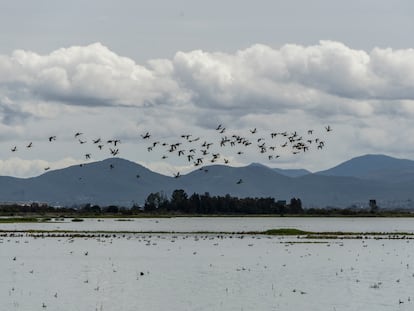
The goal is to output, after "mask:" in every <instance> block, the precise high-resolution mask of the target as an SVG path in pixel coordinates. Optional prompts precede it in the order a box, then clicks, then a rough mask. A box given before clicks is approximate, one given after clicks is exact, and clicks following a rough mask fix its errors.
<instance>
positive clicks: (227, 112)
mask: <svg viewBox="0 0 414 311" xmlns="http://www.w3.org/2000/svg"><path fill="white" fill-rule="evenodd" d="M0 7H1V10H0V29H1V31H0V42H1V43H2V44H1V45H0V175H9V176H17V177H30V176H36V175H39V174H41V173H43V172H44V170H45V169H47V168H50V169H58V168H63V167H66V166H68V165H73V164H79V163H84V162H90V161H97V160H102V159H105V158H107V157H110V156H111V153H110V150H109V148H112V150H115V149H118V150H119V154H117V156H119V157H122V158H125V159H129V160H131V161H134V162H137V163H140V164H143V165H145V166H147V167H149V168H151V169H153V170H155V171H157V172H160V173H163V174H167V175H169V174H173V173H176V172H178V171H180V172H183V173H185V172H188V171H191V170H193V169H194V166H193V165H192V164H191V163H190V162H188V161H186V160H185V158H184V157H183V158H179V157H178V156H172V154H169V153H168V151H167V149H166V148H164V149H162V148H161V143H162V142H168V143H169V144H174V143H177V142H181V143H182V145H181V146H180V148H183V150H184V149H185V152H186V155H188V152H189V151H188V150H189V149H190V148H191V146H193V147H194V146H197V148H198V150H199V149H201V146H200V144H201V143H202V142H203V141H208V142H214V145H213V147H211V149H210V150H209V151H210V153H211V154H212V153H214V152H216V153H219V152H220V153H221V155H220V157H221V158H220V161H218V162H217V163H219V164H221V163H222V160H223V159H224V158H226V159H227V160H229V165H235V166H240V165H247V164H249V163H252V162H259V163H262V164H264V165H267V166H270V167H279V168H305V169H308V170H311V171H318V170H323V169H327V168H330V167H332V166H334V165H337V164H339V163H341V162H343V161H346V160H348V159H350V158H352V157H355V156H360V155H363V154H368V153H369V154H387V155H390V156H394V157H398V158H407V159H414V135H413V134H414V133H413V130H412V120H413V117H414V49H413V48H414V42H413V41H414V37H413V36H412V33H413V30H414V19H413V18H412V14H410V12H413V11H414V3H413V2H412V1H409V0H407V1H398V0H396V1H392V2H391V1H381V0H376V1H373V0H372V1H371V0H358V1H356V0H351V1H346V2H345V1H332V0H331V1H328V0H314V1H298V0H294V1H275V0H273V1H264V0H262V1H254V2H253V1H240V0H239V1H234V0H229V1H226V2H225V3H223V1H216V0H213V1H209V2H201V1H194V0H193V1H187V0H178V1H168V2H167V1H159V0H155V1H151V2H149V1H136V0H134V1H113V0H99V1H97V0H91V1H83V0H82V1H80V0H75V1H70V2H68V3H66V2H61V1H52V0H39V1H30V2H28V1H20V0H15V1H3V0H0ZM219 124H221V125H222V127H223V128H225V129H226V130H225V133H223V134H220V133H218V131H217V130H216V128H217V126H218V125H219ZM328 125H329V126H330V127H331V128H332V131H330V132H327V131H326V129H325V128H326V127H327V126H328ZM254 128H256V129H257V132H256V133H255V134H252V133H251V130H253V129H254ZM308 130H313V132H312V134H308ZM285 131H286V132H288V133H289V134H291V133H294V132H296V133H297V135H298V137H299V136H302V137H303V138H304V140H307V139H310V140H314V139H315V138H318V139H320V140H322V141H324V143H325V145H324V148H322V150H319V149H317V148H316V145H315V143H313V144H314V145H312V146H311V147H312V148H310V150H308V151H309V152H301V153H299V154H293V153H292V152H290V151H286V150H284V149H281V145H282V144H283V138H282V137H281V136H280V135H279V138H278V139H280V140H277V139H275V140H272V139H271V137H270V133H272V132H277V133H282V132H285ZM77 132H79V133H82V134H81V135H79V136H77V137H75V134H76V133H77ZM147 132H149V133H150V135H151V137H150V139H143V138H142V136H145V133H147ZM141 135H142V136H141ZM181 135H192V136H191V138H192V139H195V138H197V137H200V140H199V141H197V142H193V143H189V142H188V140H185V139H184V138H182V137H181ZM223 135H227V136H228V137H231V136H232V135H239V136H243V137H245V138H246V139H249V141H251V142H253V144H252V145H253V146H254V145H256V144H259V142H257V140H259V139H262V142H263V141H265V142H266V144H267V145H266V146H268V147H270V146H274V147H276V150H275V152H274V153H272V155H273V156H274V158H272V159H269V157H268V155H270V153H266V154H261V153H260V152H258V150H257V148H253V147H249V148H247V149H243V154H237V152H238V151H239V149H236V148H230V147H226V148H219V141H220V139H221V137H222V136H223ZM51 136H56V140H52V141H51V142H49V137H51ZM98 138H101V141H102V142H104V147H103V150H99V149H98V148H97V145H98V144H94V143H93V140H97V139H98ZM115 139H118V140H120V143H118V145H117V146H114V145H108V144H107V143H106V141H107V140H115ZM156 141H159V142H160V144H159V145H157V146H156V147H154V148H153V149H154V150H152V151H148V147H150V146H151V145H152V144H153V143H154V142H156ZM81 142H85V143H81ZM30 143H32V145H31V147H30V148H28V147H27V146H28V145H29V144H30ZM197 144H199V145H197ZM15 147H16V149H15V151H12V149H14V148H15ZM214 148H215V149H214ZM279 149H280V150H279ZM268 151H269V150H268ZM86 154H88V155H90V158H89V159H86ZM164 155H166V156H168V157H167V158H164V159H163V158H162V156H164ZM276 155H278V156H280V157H278V158H276ZM204 164H208V163H204Z"/></svg>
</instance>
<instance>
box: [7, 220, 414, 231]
mask: <svg viewBox="0 0 414 311" xmlns="http://www.w3.org/2000/svg"><path fill="white" fill-rule="evenodd" d="M277 228H297V229H301V230H307V231H344V232H396V231H399V232H414V217H413V218H379V217H372V218H353V217H349V218H348V217H347V218H345V217H177V218H133V219H130V221H118V220H117V219H107V218H106V219H93V218H92V219H87V218H86V219H84V221H83V222H72V221H70V219H67V220H65V222H48V223H8V224H5V223H0V230H80V231H84V230H85V231H106V230H107V231H134V232H136V231H138V232H157V231H158V232H160V231H165V232H200V231H208V232H242V231H264V230H268V229H277Z"/></svg>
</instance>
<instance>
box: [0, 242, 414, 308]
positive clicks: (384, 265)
mask: <svg viewBox="0 0 414 311" xmlns="http://www.w3.org/2000/svg"><path fill="white" fill-rule="evenodd" d="M289 242H301V243H294V244H292V243H289ZM303 242H305V243H303ZM309 242H314V243H309ZM413 243H414V242H413V241H412V240H374V239H365V240H357V239H355V240H314V241H312V240H298V239H296V238H290V237H265V236H242V235H225V236H218V235H211V234H210V235H200V234H198V235H197V234H189V235H184V234H177V235H173V234H163V235H154V234H137V235H127V236H125V237H122V236H121V235H118V236H116V237H115V238H100V239H98V238H74V239H72V238H33V237H26V236H23V237H11V238H10V237H4V238H0V267H2V268H1V271H2V277H1V278H0V301H1V305H2V310H22V311H26V310H27V311H29V310H30V311H32V310H57V311H58V310H65V311H66V310H67V311H69V310H70V311H72V310H111V311H112V310H114V311H115V310H125V311H129V310H131V311H132V310H146V311H155V310H171V311H174V310H177V311H181V310H200V311H201V310H282V311H283V310H286V311H287V310H315V311H321V310H322V311H323V310H330V311H332V310H337V311H340V310H349V311H355V310H364V311H369V310H376V311H377V310H387V311H388V310H412V309H413V307H414V304H413V299H414V296H412V295H414V293H413V292H412V288H414V261H413V257H412V256H413V251H412V250H413ZM141 272H142V273H141ZM141 274H143V275H141ZM400 301H401V303H400ZM43 304H44V305H45V306H46V308H43V307H42V306H43Z"/></svg>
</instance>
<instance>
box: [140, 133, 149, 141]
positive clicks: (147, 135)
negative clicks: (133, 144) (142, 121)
mask: <svg viewBox="0 0 414 311" xmlns="http://www.w3.org/2000/svg"><path fill="white" fill-rule="evenodd" d="M141 137H142V139H149V138H150V137H151V135H150V133H148V132H146V133H145V134H144V135H141Z"/></svg>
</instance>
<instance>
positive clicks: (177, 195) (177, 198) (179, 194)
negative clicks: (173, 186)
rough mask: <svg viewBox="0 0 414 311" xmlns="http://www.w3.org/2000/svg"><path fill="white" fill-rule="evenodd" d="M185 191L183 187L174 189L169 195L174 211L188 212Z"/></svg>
mask: <svg viewBox="0 0 414 311" xmlns="http://www.w3.org/2000/svg"><path fill="white" fill-rule="evenodd" d="M187 198H188V196H187V193H185V191H184V190H183V189H178V190H174V192H173V193H172V195H171V201H170V203H171V204H170V205H171V209H172V210H174V211H180V210H181V211H183V212H187V213H188V208H187V207H188V204H187V201H188V200H187Z"/></svg>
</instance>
